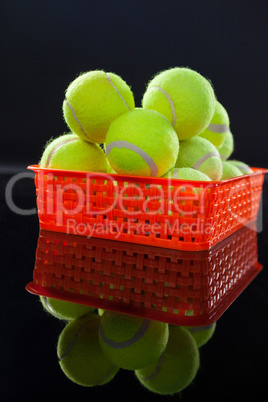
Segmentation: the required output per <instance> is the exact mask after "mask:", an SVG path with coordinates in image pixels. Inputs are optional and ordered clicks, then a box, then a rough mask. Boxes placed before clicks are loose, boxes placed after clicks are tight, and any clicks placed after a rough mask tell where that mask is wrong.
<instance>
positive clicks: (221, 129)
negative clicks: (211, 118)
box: [207, 123, 229, 134]
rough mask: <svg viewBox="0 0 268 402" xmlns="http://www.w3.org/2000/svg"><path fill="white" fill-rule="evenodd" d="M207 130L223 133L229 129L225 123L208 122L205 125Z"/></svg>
mask: <svg viewBox="0 0 268 402" xmlns="http://www.w3.org/2000/svg"><path fill="white" fill-rule="evenodd" d="M207 130H209V131H212V132H213V133H217V134H224V133H226V132H227V131H228V130H229V128H228V126H227V124H214V123H210V124H209V125H208V126H207Z"/></svg>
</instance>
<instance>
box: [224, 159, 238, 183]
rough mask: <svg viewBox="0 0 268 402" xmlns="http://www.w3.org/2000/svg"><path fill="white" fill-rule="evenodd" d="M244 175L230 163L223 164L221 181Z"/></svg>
mask: <svg viewBox="0 0 268 402" xmlns="http://www.w3.org/2000/svg"><path fill="white" fill-rule="evenodd" d="M242 175H243V173H242V172H241V170H239V169H238V168H237V167H236V166H235V165H232V164H231V163H229V162H228V161H225V162H222V176H221V180H228V179H232V178H233V177H238V176H242Z"/></svg>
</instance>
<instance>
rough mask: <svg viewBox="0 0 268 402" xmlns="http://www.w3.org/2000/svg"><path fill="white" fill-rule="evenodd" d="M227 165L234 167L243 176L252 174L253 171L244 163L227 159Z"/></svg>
mask: <svg viewBox="0 0 268 402" xmlns="http://www.w3.org/2000/svg"><path fill="white" fill-rule="evenodd" d="M228 163H230V164H231V165H233V166H236V167H237V168H238V169H239V170H240V172H241V173H243V174H251V173H253V170H252V169H251V168H250V167H249V166H248V165H247V164H246V163H244V162H240V161H236V160H230V159H228Z"/></svg>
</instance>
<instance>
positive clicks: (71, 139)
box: [45, 137, 79, 168]
mask: <svg viewBox="0 0 268 402" xmlns="http://www.w3.org/2000/svg"><path fill="white" fill-rule="evenodd" d="M78 140H79V138H78V137H77V138H67V139H66V140H63V141H62V142H60V143H59V144H57V145H55V146H54V148H52V149H51V151H50V153H49V155H48V157H47V160H46V165H45V167H46V168H47V167H48V166H49V164H50V161H51V159H52V157H53V155H54V153H55V152H56V151H57V150H58V149H59V148H60V147H62V145H66V144H68V143H69V142H72V141H78Z"/></svg>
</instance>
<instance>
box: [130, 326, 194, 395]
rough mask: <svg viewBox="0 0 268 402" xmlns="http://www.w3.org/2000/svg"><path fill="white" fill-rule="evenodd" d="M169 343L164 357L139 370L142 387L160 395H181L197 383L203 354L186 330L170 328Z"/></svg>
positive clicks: (175, 327) (136, 372)
mask: <svg viewBox="0 0 268 402" xmlns="http://www.w3.org/2000/svg"><path fill="white" fill-rule="evenodd" d="M169 331H170V332H169V340H168V344H167V347H166V349H165V351H164V353H163V354H162V355H161V357H160V358H159V359H158V360H157V361H155V362H154V363H153V364H151V365H150V366H148V367H145V368H143V369H140V370H136V371H135V374H136V376H137V377H138V379H139V381H140V382H141V384H143V385H144V386H145V387H146V388H147V389H148V390H150V391H153V392H156V393H158V394H164V395H172V394H175V393H178V392H181V391H182V390H183V389H185V388H186V387H187V386H188V385H190V384H191V382H192V381H193V380H194V378H195V376H196V374H197V371H198V368H199V351H198V347H197V345H196V342H195V340H194V339H193V337H192V335H191V334H190V333H189V332H188V331H187V330H186V329H184V328H182V327H178V326H172V325H170V327H169Z"/></svg>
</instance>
